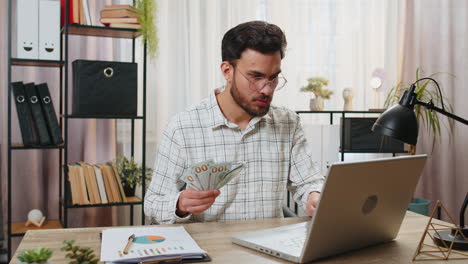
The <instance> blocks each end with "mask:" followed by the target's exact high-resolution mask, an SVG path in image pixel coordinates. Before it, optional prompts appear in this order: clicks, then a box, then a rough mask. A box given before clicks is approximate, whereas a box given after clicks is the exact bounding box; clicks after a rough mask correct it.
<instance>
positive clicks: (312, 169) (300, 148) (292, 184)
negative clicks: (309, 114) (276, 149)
mask: <svg viewBox="0 0 468 264" xmlns="http://www.w3.org/2000/svg"><path fill="white" fill-rule="evenodd" d="M296 118H297V119H296V121H297V122H296V124H297V126H296V128H295V130H294V134H293V135H292V137H293V140H292V144H291V163H290V164H291V168H290V175H289V181H288V189H289V190H290V191H291V192H292V193H293V194H294V195H293V198H294V200H295V201H296V203H298V204H300V205H301V206H302V207H303V208H305V206H306V203H307V198H308V196H309V193H311V192H313V191H318V192H320V191H321V190H322V186H323V184H324V181H325V178H324V177H323V175H322V174H321V173H320V171H319V168H318V166H317V164H316V163H315V162H314V161H313V159H312V155H311V149H310V145H309V144H308V142H307V140H306V138H305V136H304V130H303V129H302V126H301V124H300V120H299V116H296Z"/></svg>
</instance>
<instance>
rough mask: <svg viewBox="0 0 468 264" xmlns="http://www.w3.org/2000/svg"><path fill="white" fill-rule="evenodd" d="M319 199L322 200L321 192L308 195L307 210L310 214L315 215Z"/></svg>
mask: <svg viewBox="0 0 468 264" xmlns="http://www.w3.org/2000/svg"><path fill="white" fill-rule="evenodd" d="M319 200H320V193H319V192H311V193H310V194H309V197H307V203H306V212H307V214H308V215H309V216H313V215H314V213H315V209H316V208H317V205H318V202H319Z"/></svg>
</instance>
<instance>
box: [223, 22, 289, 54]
mask: <svg viewBox="0 0 468 264" xmlns="http://www.w3.org/2000/svg"><path fill="white" fill-rule="evenodd" d="M286 45H287V42H286V37H285V35H284V33H283V31H282V30H281V29H280V28H279V27H278V26H276V25H273V24H270V23H267V22H265V21H250V22H246V23H242V24H239V25H237V26H236V27H233V28H231V29H230V30H229V31H228V32H226V34H224V37H223V41H222V43H221V53H222V54H221V55H222V59H223V61H229V62H230V63H234V60H237V59H239V58H240V57H241V54H242V52H244V50H245V49H253V50H256V51H259V52H261V53H264V54H271V53H275V52H277V51H279V52H280V53H281V59H283V58H284V50H285V49H286Z"/></svg>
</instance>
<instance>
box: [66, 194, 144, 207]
mask: <svg viewBox="0 0 468 264" xmlns="http://www.w3.org/2000/svg"><path fill="white" fill-rule="evenodd" d="M139 204H142V200H141V199H140V198H138V197H136V196H131V197H127V202H125V203H101V204H81V205H80V204H68V205H67V207H68V208H85V207H105V206H125V205H139Z"/></svg>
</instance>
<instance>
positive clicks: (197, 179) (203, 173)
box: [182, 159, 245, 191]
mask: <svg viewBox="0 0 468 264" xmlns="http://www.w3.org/2000/svg"><path fill="white" fill-rule="evenodd" d="M232 167H234V168H233V169H231V168H232ZM244 167H245V165H244V164H243V163H235V164H233V163H232V162H220V163H215V162H214V161H213V160H212V159H209V160H205V161H202V162H198V163H195V164H193V165H192V166H190V168H188V169H187V170H185V172H184V174H183V176H182V180H183V181H184V182H186V183H187V187H190V188H194V189H196V190H199V191H202V190H211V189H220V188H222V187H223V186H224V185H226V184H227V183H228V182H229V181H231V180H232V179H233V178H234V177H236V176H237V175H238V174H239V173H240V172H241V171H242V169H243V168H244Z"/></svg>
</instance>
